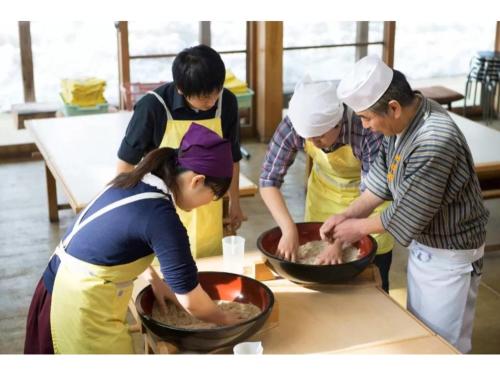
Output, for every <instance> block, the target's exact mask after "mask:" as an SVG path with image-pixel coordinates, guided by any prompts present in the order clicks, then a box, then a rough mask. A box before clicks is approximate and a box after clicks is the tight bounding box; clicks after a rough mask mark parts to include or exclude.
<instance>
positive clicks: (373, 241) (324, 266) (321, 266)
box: [257, 221, 378, 269]
mask: <svg viewBox="0 0 500 375" xmlns="http://www.w3.org/2000/svg"><path fill="white" fill-rule="evenodd" d="M298 224H323V223H322V222H321V221H303V222H299V223H295V225H298ZM276 229H279V230H281V228H280V227H279V226H275V227H273V228H271V229H268V230H266V231H265V232H263V233H261V234H260V236H259V237H258V238H257V249H259V251H260V252H261V253H263V254H264V255H265V256H267V257H269V258H272V259H275V260H277V261H279V262H282V263H284V264H293V265H298V266H306V267H314V268H316V269H318V268H327V267H338V266H343V265H347V264H351V263H355V262H359V261H361V260H364V259H366V258H368V257H370V256H372V254H373V253H376V252H377V248H378V245H377V241H375V238H373V236H372V235H370V234H367V235H366V237H368V238H369V239H370V241H371V242H372V244H373V245H374V246H373V250H372V251H371V252H370V253H368V254H366V255H365V256H364V257H362V258H359V259H356V260H352V261H350V262H346V263H341V264H305V263H297V262H291V261H289V260H285V259H283V258H280V257H278V256H276V255H274V254H271V253H269V252H267V251H266V250H264V247H263V246H262V239H263V238H264V236H265V235H266V234H267V233H269V232H271V231H273V230H276ZM355 243H356V242H355Z"/></svg>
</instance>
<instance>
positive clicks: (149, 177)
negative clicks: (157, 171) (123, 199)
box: [141, 173, 170, 194]
mask: <svg viewBox="0 0 500 375" xmlns="http://www.w3.org/2000/svg"><path fill="white" fill-rule="evenodd" d="M141 181H142V182H144V183H145V184H148V185H150V186H153V187H155V188H157V189H159V190H161V191H163V192H164V193H165V194H170V190H168V187H167V185H165V182H163V180H162V179H161V178H160V177H158V176H155V175H154V174H152V173H147V174H145V175H144V177H143V178H142V180H141Z"/></svg>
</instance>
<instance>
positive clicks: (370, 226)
mask: <svg viewBox="0 0 500 375" xmlns="http://www.w3.org/2000/svg"><path fill="white" fill-rule="evenodd" d="M360 221H361V223H360V227H361V228H363V233H364V234H365V235H368V234H373V233H383V232H385V228H384V226H383V225H382V220H381V219H380V215H375V216H372V217H367V218H365V219H360Z"/></svg>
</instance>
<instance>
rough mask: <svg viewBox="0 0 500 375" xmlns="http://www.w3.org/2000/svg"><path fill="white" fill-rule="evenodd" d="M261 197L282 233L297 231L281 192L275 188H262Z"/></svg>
mask: <svg viewBox="0 0 500 375" xmlns="http://www.w3.org/2000/svg"><path fill="white" fill-rule="evenodd" d="M259 191H260V195H261V197H262V200H263V201H264V203H265V204H266V206H267V208H268V209H269V211H270V212H271V215H272V216H273V218H274V220H275V221H276V223H277V224H278V226H279V227H280V228H281V231H282V232H285V231H287V230H295V228H296V227H295V223H294V222H293V219H292V216H291V215H290V212H289V211H288V208H287V206H286V203H285V200H284V199H283V195H282V194H281V191H280V190H279V189H278V188H277V187H274V186H269V187H262V188H260V190H259Z"/></svg>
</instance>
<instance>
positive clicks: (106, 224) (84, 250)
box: [43, 175, 198, 294]
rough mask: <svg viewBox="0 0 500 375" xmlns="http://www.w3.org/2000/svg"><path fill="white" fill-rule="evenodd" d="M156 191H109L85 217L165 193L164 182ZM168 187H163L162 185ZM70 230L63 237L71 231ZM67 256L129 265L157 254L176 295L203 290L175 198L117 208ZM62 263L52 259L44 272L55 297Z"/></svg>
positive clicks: (81, 235) (143, 187)
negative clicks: (132, 198) (123, 201)
mask: <svg viewBox="0 0 500 375" xmlns="http://www.w3.org/2000/svg"><path fill="white" fill-rule="evenodd" d="M149 177H150V180H151V177H152V179H153V181H155V180H156V182H158V184H157V186H160V188H159V187H155V186H152V185H150V184H147V183H145V182H142V181H141V182H139V184H137V185H136V186H135V187H133V188H130V189H118V188H114V187H112V188H110V189H108V190H107V191H106V192H105V193H104V194H103V195H102V196H101V197H99V199H97V201H96V202H95V203H94V204H93V205H92V206H91V207H90V208H89V209H88V211H87V212H86V214H85V217H89V216H90V215H92V214H93V213H94V212H96V211H98V210H99V209H101V208H103V207H105V206H107V205H108V204H110V203H113V202H116V201H118V200H120V199H122V198H126V197H129V196H132V195H136V194H140V193H146V192H160V193H162V192H163V193H165V190H164V189H162V188H161V185H162V181H161V180H160V179H159V178H158V177H156V176H152V175H149ZM163 185H164V184H163ZM72 229H73V225H71V226H70V228H69V229H68V231H67V232H66V234H65V235H64V238H66V236H67V235H69V233H70V232H71V230H72ZM66 252H67V253H68V254H70V255H72V256H74V257H76V258H78V259H80V260H82V261H85V262H87V263H91V264H95V265H102V266H114V265H119V264H127V263H130V262H133V261H135V260H137V259H139V258H142V257H145V256H147V255H150V254H152V253H154V254H155V255H156V256H157V257H158V260H159V262H160V268H161V272H162V273H163V275H164V277H165V280H166V281H167V283H168V284H169V286H170V287H171V288H172V290H173V291H174V292H175V293H178V294H185V293H188V292H190V291H191V290H193V289H194V288H195V287H196V286H197V285H198V277H197V275H198V270H197V268H196V263H195V262H194V259H193V257H192V255H191V251H190V247H189V238H188V235H187V231H186V229H185V228H184V226H183V225H182V222H181V221H180V219H179V216H178V215H177V212H176V211H175V206H174V203H173V202H172V199H171V198H169V199H162V198H158V199H145V200H140V201H136V202H134V203H130V204H127V205H125V206H122V207H118V208H115V209H113V210H111V211H109V212H108V213H106V214H104V215H102V216H101V217H99V218H97V219H95V220H94V221H92V222H91V223H89V224H88V225H87V226H85V227H83V228H82V229H81V230H80V231H79V232H78V233H77V234H76V235H75V236H74V237H73V239H72V241H71V242H70V243H69V245H68V246H67V249H66ZM59 263H60V260H59V258H58V257H57V256H54V257H52V259H51V261H50V262H49V265H48V266H47V268H46V270H45V273H44V276H43V278H44V284H45V287H46V288H47V290H49V291H50V292H52V288H53V283H54V279H55V274H56V273H57V269H58V267H59Z"/></svg>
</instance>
